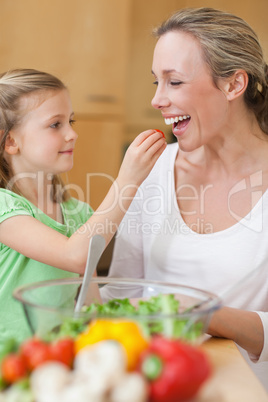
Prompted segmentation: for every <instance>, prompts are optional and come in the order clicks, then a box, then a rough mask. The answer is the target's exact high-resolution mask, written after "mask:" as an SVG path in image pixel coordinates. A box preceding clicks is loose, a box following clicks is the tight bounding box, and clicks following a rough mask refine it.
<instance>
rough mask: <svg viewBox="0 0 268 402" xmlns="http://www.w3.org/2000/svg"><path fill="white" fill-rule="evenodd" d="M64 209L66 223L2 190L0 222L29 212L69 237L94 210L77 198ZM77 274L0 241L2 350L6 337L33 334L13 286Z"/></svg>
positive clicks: (69, 201)
mask: <svg viewBox="0 0 268 402" xmlns="http://www.w3.org/2000/svg"><path fill="white" fill-rule="evenodd" d="M61 210H62V214H63V218H64V224H61V223H59V222H57V221H55V220H53V219H52V218H50V217H49V216H48V215H46V214H44V213H43V212H42V211H41V210H40V209H38V208H37V207H35V206H34V205H33V204H32V203H31V202H29V201H28V200H27V199H26V198H24V197H21V196H19V195H18V194H15V193H13V192H11V191H8V190H5V189H0V224H1V222H3V221H4V220H5V219H8V218H10V217H12V216H16V215H29V216H33V217H35V218H36V219H38V220H39V221H41V222H42V223H44V224H45V225H47V226H49V227H51V228H53V229H54V230H57V231H58V232H59V233H62V234H63V235H65V236H68V237H70V236H71V235H72V233H74V232H75V231H76V230H77V229H79V227H80V226H81V225H82V224H83V223H85V222H86V221H87V220H88V219H89V217H90V216H91V215H92V213H93V211H92V209H91V208H90V206H89V205H88V204H86V203H83V202H81V201H78V200H76V199H74V198H71V199H69V200H68V201H66V202H64V203H62V204H61ZM33 241H38V239H33ZM74 276H77V274H74V273H71V272H68V271H64V270H61V269H58V268H55V267H52V266H49V265H46V264H43V263H40V262H38V261H36V260H32V259H30V258H27V257H25V256H24V255H22V254H20V253H18V252H17V251H15V250H13V249H11V248H9V247H7V246H5V245H4V244H2V243H0V306H1V307H0V351H1V345H2V344H3V341H4V340H5V339H7V338H9V337H13V338H16V339H17V340H18V341H22V340H23V339H25V338H26V337H29V336H31V335H32V333H31V331H30V328H29V326H28V324H27V320H26V318H25V314H24V311H23V307H22V305H21V304H20V302H18V301H17V300H15V299H14V298H13V296H12V293H13V291H14V289H15V288H17V287H18V286H21V285H23V284H26V283H31V282H37V281H43V280H49V279H60V278H67V277H74ZM68 296H70V295H68ZM55 297H56V298H57V300H60V302H62V303H63V302H64V298H65V297H66V295H64V292H62V293H61V294H60V295H59V294H57V295H56V296H55ZM52 302H53V301H52Z"/></svg>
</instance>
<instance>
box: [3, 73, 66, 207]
mask: <svg viewBox="0 0 268 402" xmlns="http://www.w3.org/2000/svg"><path fill="white" fill-rule="evenodd" d="M62 89H66V87H65V85H64V84H63V82H62V81H61V80H59V79H58V78H57V77H54V76H53V75H51V74H48V73H45V72H42V71H37V70H33V69H16V70H10V71H7V72H5V73H3V74H0V134H1V140H0V188H6V189H10V190H12V191H14V192H16V193H18V194H20V191H19V189H18V187H17V186H16V184H13V185H12V186H11V184H10V183H12V180H11V179H12V176H13V172H12V168H11V166H10V165H9V164H8V162H7V160H6V158H5V153H4V150H5V142H6V138H7V136H8V133H9V132H10V130H12V129H14V128H16V127H18V126H19V124H20V122H21V119H22V117H23V111H21V106H20V101H21V99H22V97H25V96H28V95H31V94H33V93H38V92H39V93H40V94H41V93H43V92H44V91H57V90H62ZM24 113H25V112H24ZM11 187H12V188H11ZM52 198H53V200H54V201H57V202H61V201H66V200H67V199H68V198H70V195H69V193H68V192H67V191H66V190H65V189H64V185H63V182H62V180H61V178H60V177H59V176H57V175H55V176H54V177H53V179H52Z"/></svg>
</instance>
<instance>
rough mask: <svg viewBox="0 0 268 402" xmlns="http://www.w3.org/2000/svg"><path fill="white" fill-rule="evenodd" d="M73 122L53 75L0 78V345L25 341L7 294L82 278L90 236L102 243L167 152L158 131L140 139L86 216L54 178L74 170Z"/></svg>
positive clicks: (27, 72) (20, 317)
mask: <svg viewBox="0 0 268 402" xmlns="http://www.w3.org/2000/svg"><path fill="white" fill-rule="evenodd" d="M73 119H74V113H73V110H72V105H71V101H70V97H69V93H68V91H67V89H66V87H65V86H64V84H63V83H62V82H61V81H60V80H59V79H57V78H56V77H54V76H52V75H50V74H47V73H44V72H40V71H36V70H31V69H20V70H14V71H9V72H6V73H4V74H2V75H1V76H0V124H1V126H0V130H1V153H0V155H1V156H0V158H1V160H0V223H1V224H0V255H1V270H0V283H1V287H0V303H1V309H0V343H1V342H2V341H3V340H4V339H5V338H7V337H12V336H14V337H16V338H17V339H18V340H22V339H23V338H25V337H26V336H28V335H30V334H29V330H28V327H27V324H26V321H25V318H24V314H23V311H22V308H21V306H20V305H19V303H18V302H15V301H14V300H13V299H12V290H13V289H14V288H16V287H17V286H18V285H22V284H25V283H29V282H34V281H36V280H46V279H56V278H61V277H67V276H73V275H79V274H83V272H84V269H85V264H86V259H87V252H88V246H89V239H90V237H91V236H93V235H94V234H95V233H96V232H97V233H100V231H101V230H102V235H103V236H104V237H105V239H106V243H107V244H108V243H109V241H110V240H111V238H112V236H113V235H114V232H115V230H116V228H117V226H118V224H119V223H120V221H121V219H122V217H123V216H124V213H125V211H126V210H127V208H128V206H129V204H130V201H131V199H132V197H133V196H134V195H135V193H136V189H137V187H138V186H139V185H140V184H141V183H142V181H143V180H144V179H145V177H146V176H147V175H148V173H149V172H150V170H151V169H152V167H153V165H154V163H155V161H156V160H157V158H158V157H159V155H160V154H161V153H162V151H163V150H164V148H165V146H166V142H165V139H164V138H163V136H162V135H161V134H160V133H159V132H157V131H155V130H148V131H145V132H143V133H141V134H140V135H139V136H138V137H137V138H136V139H135V140H134V141H133V143H132V144H131V145H130V147H129V148H128V150H127V152H126V155H125V158H124V160H123V163H122V166H121V168H120V171H119V174H118V177H117V178H116V180H115V181H114V183H113V185H112V187H111V189H110V191H109V192H108V194H107V196H106V198H105V199H104V201H103V202H102V204H101V205H100V207H99V208H98V209H97V210H96V212H95V213H93V211H92V209H91V208H90V206H89V205H86V204H84V203H82V202H79V201H78V200H76V199H73V198H72V197H70V195H69V194H68V192H67V191H66V190H65V189H64V186H63V183H62V181H61V179H60V175H61V174H62V173H64V172H68V171H69V170H70V169H71V168H72V165H73V152H74V148H75V142H76V140H77V134H76V133H75V131H74V130H73V127H72V126H73V123H74V120H73ZM18 329H19V331H18Z"/></svg>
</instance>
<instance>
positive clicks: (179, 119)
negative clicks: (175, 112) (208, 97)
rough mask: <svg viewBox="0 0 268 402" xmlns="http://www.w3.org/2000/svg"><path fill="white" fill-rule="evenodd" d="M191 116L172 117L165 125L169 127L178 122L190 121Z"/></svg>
mask: <svg viewBox="0 0 268 402" xmlns="http://www.w3.org/2000/svg"><path fill="white" fill-rule="evenodd" d="M189 118H190V116H189V115H184V116H176V117H174V118H173V117H171V118H170V119H165V123H166V124H167V125H169V124H173V123H178V121H182V120H186V119H189Z"/></svg>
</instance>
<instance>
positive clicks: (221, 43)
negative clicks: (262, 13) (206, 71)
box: [153, 7, 268, 134]
mask: <svg viewBox="0 0 268 402" xmlns="http://www.w3.org/2000/svg"><path fill="white" fill-rule="evenodd" d="M170 31H183V32H186V33H189V34H190V35H192V36H193V37H194V38H196V39H197V40H198V41H199V43H200V45H201V48H202V51H203V55H204V60H205V62H206V63H207V64H208V65H209V67H210V70H211V74H212V78H213V80H214V82H215V85H217V79H218V78H220V77H229V76H231V75H232V74H234V73H235V71H237V70H238V69H242V70H244V71H246V73H247V74H248V78H249V82H248V86H247V89H246V91H245V95H244V99H245V102H246V104H247V106H248V107H249V108H250V109H252V110H253V112H254V114H255V116H256V118H257V121H258V123H259V126H260V128H261V129H262V130H263V131H264V132H265V133H266V134H268V90H267V85H268V67H267V64H266V62H265V61H264V57H263V51H262V48H261V45H260V43H259V40H258V37H257V35H256V33H255V32H254V31H253V29H252V28H251V27H250V26H249V25H248V24H247V23H246V22H245V21H244V20H243V19H242V18H240V17H237V16H235V15H233V14H230V13H227V12H224V11H220V10H216V9H213V8H208V7H202V8H185V9H182V10H179V11H177V12H176V13H174V14H173V15H172V16H171V17H170V18H169V19H167V20H166V21H164V22H163V23H162V24H161V25H160V26H159V27H157V28H155V29H154V31H153V33H154V35H155V36H156V37H157V38H159V37H161V36H162V35H164V34H165V33H167V32H170Z"/></svg>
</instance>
